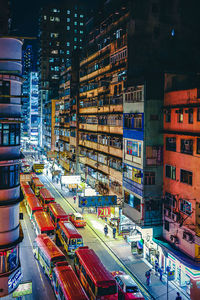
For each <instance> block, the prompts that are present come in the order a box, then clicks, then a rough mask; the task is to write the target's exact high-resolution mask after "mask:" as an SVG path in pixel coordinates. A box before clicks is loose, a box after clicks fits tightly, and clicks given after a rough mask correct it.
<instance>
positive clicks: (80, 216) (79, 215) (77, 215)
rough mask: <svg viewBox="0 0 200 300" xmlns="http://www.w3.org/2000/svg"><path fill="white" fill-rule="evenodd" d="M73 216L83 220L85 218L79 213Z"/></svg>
mask: <svg viewBox="0 0 200 300" xmlns="http://www.w3.org/2000/svg"><path fill="white" fill-rule="evenodd" d="M73 215H74V216H75V217H79V218H83V216H82V215H81V214H80V213H78V212H76V213H73Z"/></svg>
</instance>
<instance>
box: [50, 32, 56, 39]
mask: <svg viewBox="0 0 200 300" xmlns="http://www.w3.org/2000/svg"><path fill="white" fill-rule="evenodd" d="M50 37H51V38H57V37H58V33H57V32H51V33H50Z"/></svg>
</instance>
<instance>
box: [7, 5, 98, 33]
mask: <svg viewBox="0 0 200 300" xmlns="http://www.w3.org/2000/svg"><path fill="white" fill-rule="evenodd" d="M71 1H73V0H70V2H71ZM79 1H80V2H81V3H84V4H86V6H87V7H88V8H91V7H97V6H98V3H100V1H102V0H79ZM62 2H63V0H56V1H53V0H31V1H30V0H11V16H12V34H14V35H22V36H37V33H38V30H37V24H38V12H39V8H40V7H42V6H45V5H46V4H50V3H57V4H60V3H62ZM64 2H65V3H67V1H66V0H65V1H64Z"/></svg>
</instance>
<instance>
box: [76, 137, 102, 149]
mask: <svg viewBox="0 0 200 300" xmlns="http://www.w3.org/2000/svg"><path fill="white" fill-rule="evenodd" d="M79 145H81V146H85V147H88V148H91V149H95V150H97V148H98V144H97V143H95V142H91V141H87V140H81V139H80V140H79Z"/></svg>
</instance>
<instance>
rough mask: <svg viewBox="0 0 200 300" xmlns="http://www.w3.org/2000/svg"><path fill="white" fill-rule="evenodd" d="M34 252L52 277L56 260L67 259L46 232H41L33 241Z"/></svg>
mask: <svg viewBox="0 0 200 300" xmlns="http://www.w3.org/2000/svg"><path fill="white" fill-rule="evenodd" d="M33 253H34V256H35V258H36V259H37V260H38V261H39V263H40V265H41V266H42V268H43V271H44V273H45V274H46V275H47V276H48V277H49V278H50V279H51V278H52V270H53V268H54V266H55V264H56V262H59V261H65V260H66V257H65V255H64V253H63V252H62V251H61V250H60V249H59V248H58V247H57V246H56V244H55V243H54V242H53V241H52V240H51V239H50V238H49V237H48V236H47V235H46V234H39V235H38V236H37V237H36V239H35V241H34V243H33Z"/></svg>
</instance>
